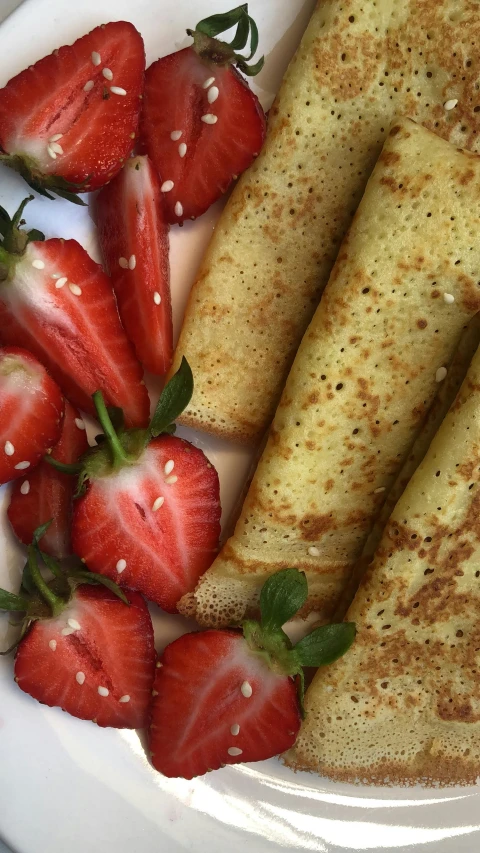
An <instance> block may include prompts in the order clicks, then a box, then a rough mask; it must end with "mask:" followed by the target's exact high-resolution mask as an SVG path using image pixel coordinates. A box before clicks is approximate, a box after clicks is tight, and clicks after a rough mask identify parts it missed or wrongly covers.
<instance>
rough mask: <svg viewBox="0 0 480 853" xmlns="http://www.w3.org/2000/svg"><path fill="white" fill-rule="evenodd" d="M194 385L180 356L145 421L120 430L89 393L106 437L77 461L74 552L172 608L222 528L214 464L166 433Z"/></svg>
mask: <svg viewBox="0 0 480 853" xmlns="http://www.w3.org/2000/svg"><path fill="white" fill-rule="evenodd" d="M192 389H193V380H192V375H191V371H190V368H189V367H188V364H187V362H186V361H185V360H184V361H183V362H182V365H181V367H180V369H179V371H178V372H177V373H176V374H175V376H174V377H172V379H171V380H170V382H169V383H168V384H167V385H166V387H165V389H164V391H163V393H162V395H161V397H160V400H159V403H158V406H157V409H156V412H155V414H154V416H153V419H152V422H151V424H150V426H149V428H148V429H147V430H126V431H125V430H123V429H120V430H119V431H118V434H117V433H116V432H115V431H114V428H113V426H112V423H111V421H110V418H109V416H108V413H107V411H106V409H105V405H104V403H103V400H102V397H101V394H95V395H94V399H95V402H96V406H97V414H98V418H99V420H100V423H101V424H102V427H103V430H104V433H105V438H104V441H103V442H102V445H101V446H100V447H97V448H94V449H93V450H92V452H91V454H90V455H89V456H87V457H85V459H84V460H83V463H82V465H81V466H79V469H80V471H79V472H80V477H81V479H80V484H79V485H80V486H81V485H82V483H88V485H87V486H86V490H85V493H84V494H83V496H82V497H80V498H79V499H78V500H77V501H76V502H75V505H74V512H73V524H72V543H73V548H74V551H75V553H76V554H78V555H79V557H81V558H82V559H83V560H85V562H86V563H87V565H89V566H90V568H91V569H93V570H94V571H96V572H99V573H101V574H102V575H105V576H106V577H109V578H114V579H115V580H116V581H117V583H119V584H121V585H122V586H123V585H125V586H127V587H129V588H130V589H137V590H139V591H140V592H143V594H144V595H146V596H147V598H150V599H151V600H152V601H155V602H156V603H157V604H159V605H160V606H161V607H163V608H164V609H165V610H168V611H170V612H175V610H176V604H177V601H178V600H179V599H180V598H181V596H182V595H184V594H185V593H186V592H190V591H192V590H193V589H194V588H195V586H196V583H197V581H198V578H199V577H200V575H201V574H202V573H203V572H204V571H205V570H206V569H207V568H208V567H209V566H210V564H211V563H212V561H213V559H214V557H215V554H216V553H217V550H218V539H219V535H220V514H221V508H220V499H219V482H218V475H217V472H216V471H215V469H214V468H213V466H212V465H211V463H210V462H209V461H208V459H207V458H206V456H205V455H204V454H203V453H202V451H201V450H199V449H198V448H196V447H193V445H191V444H189V442H188V441H184V440H183V439H180V438H175V437H173V436H171V435H169V434H168V433H169V432H171V431H172V430H173V429H174V427H172V426H171V423H172V421H173V420H174V418H175V417H177V416H178V414H179V413H180V412H181V411H182V410H183V408H184V407H185V405H186V404H187V402H188V400H189V399H190V396H191V393H192ZM160 433H163V434H162V435H160Z"/></svg>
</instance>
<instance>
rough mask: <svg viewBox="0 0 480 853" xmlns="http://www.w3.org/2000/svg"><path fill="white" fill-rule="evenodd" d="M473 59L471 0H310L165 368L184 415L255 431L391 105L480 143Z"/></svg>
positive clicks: (477, 52) (233, 432)
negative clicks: (259, 142) (189, 378)
mask: <svg viewBox="0 0 480 853" xmlns="http://www.w3.org/2000/svg"><path fill="white" fill-rule="evenodd" d="M479 66H480V15H479V8H478V2H477V0H377V2H376V3H373V2H368V3H367V2H364V0H324V2H320V3H319V4H318V7H317V9H316V11H315V13H314V15H313V17H312V20H311V22H310V25H309V27H308V29H307V31H306V33H305V36H304V39H303V41H302V43H301V45H300V47H299V49H298V51H297V54H296V56H295V58H294V60H293V61H292V63H291V64H290V67H289V69H288V71H287V74H286V77H285V79H284V82H283V84H282V87H281V90H280V93H279V95H278V97H277V100H276V102H275V104H274V106H273V107H272V110H271V111H270V117H269V130H268V136H267V140H266V143H265V146H264V149H263V151H262V152H261V154H260V156H259V157H258V158H257V160H256V161H255V163H254V164H253V166H252V167H251V168H250V169H249V170H248V171H247V172H246V173H245V175H244V176H243V177H242V178H241V180H240V182H239V184H238V186H237V188H236V189H235V191H234V192H233V194H232V196H231V198H230V200H229V202H228V204H227V206H226V209H225V211H224V213H223V214H222V216H221V218H220V221H219V223H218V225H217V228H216V230H215V233H214V236H213V239H212V242H211V245H210V247H209V250H208V251H207V254H206V256H205V259H204V262H203V264H202V266H201V269H200V271H199V275H198V281H197V282H196V284H195V285H194V287H193V290H192V294H191V298H190V302H189V306H188V309H187V313H186V317H185V323H184V327H183V330H182V333H181V337H180V341H179V345H178V349H177V354H176V360H175V364H174V367H173V369H176V368H177V367H178V364H179V361H180V358H181V356H182V355H186V356H187V358H188V360H189V362H190V364H191V366H192V369H193V373H194V376H195V391H194V395H193V398H192V401H191V403H190V405H189V407H188V408H187V410H186V412H185V414H184V415H183V416H182V418H181V420H182V422H183V423H185V424H188V425H190V426H194V427H198V428H199V429H204V430H207V431H210V432H213V433H216V434H219V435H222V436H224V437H227V438H232V439H234V440H236V441H242V442H254V441H256V440H257V439H258V437H259V436H260V435H261V434H262V432H263V431H264V430H265V428H266V427H267V425H268V424H269V422H270V420H271V418H272V416H273V413H274V410H275V407H276V405H277V402H278V399H279V397H280V393H281V390H282V387H283V384H284V382H285V379H286V376H287V373H288V370H289V368H290V365H291V363H292V361H293V358H294V355H295V352H296V349H297V347H298V345H299V343H300V340H301V337H302V335H303V333H304V331H305V329H306V327H307V325H308V323H309V321H310V319H311V317H312V315H313V312H314V310H315V307H316V305H317V303H318V300H319V297H320V294H321V292H322V290H323V288H324V287H325V285H326V283H327V280H328V276H329V273H330V270H331V268H332V265H333V263H334V260H335V257H336V255H337V252H338V248H339V245H340V242H341V240H342V238H343V236H344V234H345V232H346V230H347V228H348V226H349V224H350V222H351V219H352V216H353V214H354V212H355V210H356V207H357V205H358V202H359V201H360V198H361V196H362V193H363V190H364V188H365V184H366V182H367V179H368V176H369V174H370V172H371V170H372V168H373V166H374V164H375V161H376V159H377V157H378V155H379V153H380V150H381V147H382V144H383V141H384V139H385V136H386V134H387V132H388V129H389V126H390V124H391V121H392V119H393V117H394V116H395V115H408V116H410V117H412V118H415V119H416V120H417V121H419V122H423V123H424V124H425V125H426V126H427V127H428V128H430V129H431V130H434V131H435V132H436V133H438V134H440V135H441V136H442V137H444V138H445V139H449V140H451V141H452V142H453V143H454V144H455V145H458V146H462V147H465V148H469V149H471V150H478V149H479V142H478V130H479V128H480V112H479V109H480V91H479V88H478V86H479V83H478V80H479V78H478V68H479ZM449 102H451V103H449ZM452 103H455V106H454V107H453V108H452V109H445V107H444V104H446V105H447V106H451V105H452ZM462 180H463V181H465V182H467V183H468V180H469V176H468V169H467V168H466V169H465V170H464V174H463V177H462ZM399 201H400V198H399ZM384 230H385V233H387V234H388V223H387V222H385V223H384Z"/></svg>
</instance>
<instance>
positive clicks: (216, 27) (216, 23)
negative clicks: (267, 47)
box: [195, 3, 248, 44]
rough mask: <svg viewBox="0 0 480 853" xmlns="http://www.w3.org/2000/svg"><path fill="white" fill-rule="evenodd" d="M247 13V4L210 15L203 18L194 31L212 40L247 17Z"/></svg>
mask: <svg viewBox="0 0 480 853" xmlns="http://www.w3.org/2000/svg"><path fill="white" fill-rule="evenodd" d="M247 12H248V3H243V4H242V5H241V6H237V7H236V8H235V9H231V10H230V11H229V12H222V13H220V14H218V15H210V17H208V18H204V19H203V20H202V21H199V22H198V24H197V26H196V27H195V29H197V30H199V31H200V32H201V33H205V35H206V36H210V38H214V37H215V36H218V35H219V34H220V33H223V32H225V30H229V29H230V27H234V26H235V24H238V22H239V21H240V20H241V19H242V18H245V17H247ZM244 44H245V42H244Z"/></svg>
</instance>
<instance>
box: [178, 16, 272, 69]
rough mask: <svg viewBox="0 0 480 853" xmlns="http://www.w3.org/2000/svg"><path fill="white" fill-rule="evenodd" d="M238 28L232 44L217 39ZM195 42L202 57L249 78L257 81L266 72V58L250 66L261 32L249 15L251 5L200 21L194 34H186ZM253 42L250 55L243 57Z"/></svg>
mask: <svg viewBox="0 0 480 853" xmlns="http://www.w3.org/2000/svg"><path fill="white" fill-rule="evenodd" d="M235 25H236V27H237V29H236V31H235V35H234V37H233V39H232V41H231V42H224V41H219V40H218V39H217V38H216V36H218V35H220V33H223V32H225V31H226V30H229V29H230V28H231V27H234V26H235ZM187 34H188V35H189V36H192V38H193V47H194V49H195V51H196V52H197V53H198V55H199V56H201V57H203V58H204V59H206V60H208V61H209V62H214V63H215V64H216V65H228V64H231V65H236V66H237V67H238V68H239V69H240V71H242V72H243V73H244V74H246V75H247V76H248V77H254V76H255V75H256V74H258V72H259V71H261V69H262V68H263V64H264V61H265V57H263V56H262V57H261V58H260V59H259V60H258V62H256V63H255V64H254V65H248V64H247V63H248V62H249V61H250V60H251V59H252V57H253V56H254V54H255V53H256V51H257V47H258V28H257V25H256V23H255V21H254V20H253V18H251V17H250V15H249V14H248V3H243V4H242V5H241V6H237V7H236V8H235V9H231V10H230V12H224V13H222V14H219V15H211V16H210V17H209V18H204V19H203V20H202V21H199V23H198V24H197V26H196V27H195V29H194V30H187ZM249 39H250V52H249V54H248V56H242V54H240V53H237V52H236V51H237V50H242V49H243V48H244V47H245V46H246V44H247V42H248V40H249Z"/></svg>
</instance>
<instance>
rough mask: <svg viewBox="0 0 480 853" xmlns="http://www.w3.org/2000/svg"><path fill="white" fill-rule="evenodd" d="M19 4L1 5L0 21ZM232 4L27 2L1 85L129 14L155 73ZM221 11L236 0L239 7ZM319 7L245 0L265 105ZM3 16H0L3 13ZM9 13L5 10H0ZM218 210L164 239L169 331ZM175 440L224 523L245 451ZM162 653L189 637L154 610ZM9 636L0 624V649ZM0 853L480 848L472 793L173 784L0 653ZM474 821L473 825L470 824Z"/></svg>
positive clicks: (3, 55)
mask: <svg viewBox="0 0 480 853" xmlns="http://www.w3.org/2000/svg"><path fill="white" fill-rule="evenodd" d="M12 5H15V3H14V2H13V3H12V0H0V17H3V16H4V15H5V14H6V12H8V11H9V10H10V8H11V7H12ZM228 5H229V3H228V2H227V0H135V2H134V3H133V2H132V0H82V2H81V3H78V4H75V5H74V11H72V4H71V3H69V2H66V0H24V2H23V3H22V4H21V5H20V6H19V7H18V8H17V9H16V10H15V11H14V12H13V13H12V14H11V15H10V16H9V17H8V18H7V19H6V20H5V21H4V22H3V24H2V25H1V26H0V40H1V45H2V49H1V51H0V85H4V84H5V83H6V81H7V80H8V79H9V78H10V77H12V76H13V75H14V74H16V73H18V72H19V71H21V70H22V69H23V68H25V67H27V66H28V65H29V64H31V63H32V62H34V61H36V60H37V59H39V58H41V57H42V56H44V55H45V54H47V53H49V52H50V51H51V50H53V49H54V48H55V47H58V46H60V45H61V44H65V43H68V42H72V41H74V40H75V39H76V38H77V37H79V36H80V35H83V34H84V33H86V32H88V31H89V30H91V29H92V28H93V27H95V26H96V25H98V24H100V23H103V22H106V21H109V20H119V19H125V20H130V21H132V23H134V24H135V26H136V27H137V28H138V29H139V30H140V32H141V33H142V35H143V37H144V39H145V44H146V51H147V63H148V64H149V63H150V62H152V61H153V60H154V59H156V58H157V57H158V56H160V55H164V54H167V53H170V52H172V51H173V50H175V49H177V48H180V47H183V46H184V45H186V44H187V43H188V39H187V37H186V34H185V29H186V27H187V26H193V25H194V24H195V23H196V22H197V21H198V20H200V19H201V18H203V17H205V16H207V15H209V14H212V13H213V12H218V11H225V10H226V8H227V6H228ZM230 5H232V6H233V5H234V3H233V2H231V3H230ZM313 6H314V0H250V4H249V11H250V13H251V14H252V15H253V17H254V18H255V19H256V21H257V23H258V26H259V30H260V47H261V50H262V51H263V52H264V53H265V56H266V63H265V68H264V69H263V70H262V72H261V73H260V74H259V75H258V77H257V78H255V81H254V84H253V85H254V88H255V90H256V91H257V94H258V95H259V97H260V98H261V100H262V103H263V105H264V107H266V108H267V107H269V106H270V104H271V102H272V99H273V95H274V93H275V92H276V91H277V89H278V87H279V84H280V81H281V79H282V75H283V72H284V70H285V68H286V66H287V63H288V61H289V59H290V57H291V56H292V54H293V52H294V50H295V48H296V46H297V44H298V42H299V40H300V38H301V34H302V32H303V29H304V28H305V25H306V23H307V21H308V17H309V14H310V12H311V11H312V8H313ZM5 10H6V11H5ZM2 13H3V14H2ZM25 194H26V186H25V185H24V184H23V183H22V181H21V179H20V178H19V177H18V176H17V175H15V174H13V173H12V172H10V171H8V170H7V169H5V168H3V167H0V204H1V205H3V206H4V207H6V208H7V209H8V210H9V211H13V210H14V209H16V207H17V205H18V203H19V202H20V200H21V199H22V198H23V197H24V196H25ZM219 210H220V206H219V205H216V206H215V207H214V208H212V209H211V210H210V211H208V213H207V214H205V215H204V216H203V217H201V219H199V220H198V221H197V222H195V223H188V224H186V225H185V226H184V227H183V228H178V227H173V228H172V231H171V245H172V254H171V264H172V289H173V302H174V320H175V328H176V332H177V334H178V330H179V326H180V323H181V318H182V314H183V310H184V307H185V302H186V298H187V296H188V291H189V288H190V286H191V283H192V280H193V278H194V275H195V270H196V268H197V266H198V263H199V260H200V257H201V254H202V252H203V250H204V248H205V246H206V244H207V242H208V239H209V237H210V234H211V232H212V229H213V227H214V225H215V221H216V218H217V217H218V213H219ZM28 222H29V225H30V226H31V227H40V228H41V229H42V231H44V232H45V233H46V236H47V237H50V236H62V237H74V238H76V239H77V240H79V241H80V242H81V243H82V244H83V245H84V246H85V248H86V249H87V250H88V251H89V252H90V253H91V254H92V255H93V256H94V257H95V258H96V259H98V257H99V256H98V246H97V242H96V236H95V228H94V225H93V222H92V219H91V217H90V215H89V211H88V208H77V207H75V206H74V205H71V204H69V203H68V202H64V201H62V200H56V201H55V202H50V201H48V200H45V199H40V198H37V199H36V200H35V201H34V202H32V203H31V204H30V205H29V208H28ZM180 434H182V435H184V436H185V437H188V438H189V439H190V440H192V441H194V442H195V443H196V444H198V445H199V446H201V447H202V448H203V449H204V450H205V452H206V453H207V455H208V456H209V457H210V459H211V460H212V461H213V463H214V464H215V465H216V467H217V468H218V471H219V474H220V480H221V487H222V503H223V507H224V519H223V520H224V529H225V527H227V526H228V519H229V518H231V516H232V514H233V513H234V508H235V504H236V503H237V502H238V500H239V498H240V495H241V492H242V489H243V486H244V483H245V481H246V479H247V477H248V473H249V470H250V468H251V465H252V461H253V459H252V454H251V453H250V452H248V451H246V450H245V449H242V448H238V447H234V446H233V445H228V444H226V443H223V442H221V441H218V440H215V439H212V438H210V437H208V436H206V435H201V434H200V433H193V432H192V431H189V430H186V429H181V430H180ZM7 502H8V491H7V489H3V490H1V491H0V519H1V523H0V553H1V555H2V559H1V561H0V586H3V587H6V588H7V589H11V590H17V589H18V585H19V577H20V570H21V567H22V565H23V561H24V554H23V553H22V550H21V549H20V548H19V547H18V545H17V544H16V543H15V541H14V539H13V537H12V535H11V532H10V530H9V529H8V526H7V524H6V523H5V508H6V505H7ZM152 615H153V619H154V624H155V630H156V637H157V646H158V648H159V649H161V648H162V647H163V646H164V645H165V643H166V642H169V641H170V640H172V639H174V638H175V637H176V636H179V635H180V634H181V633H183V632H184V631H185V630H187V629H189V628H191V627H193V626H192V625H189V624H188V623H187V622H186V621H185V620H182V619H180V618H179V617H172V616H166V615H164V614H162V613H160V611H159V610H158V609H156V608H152ZM13 638H14V629H13V628H12V627H11V626H10V625H9V623H8V619H7V617H6V616H0V647H2V648H3V647H5V646H6V645H8V643H9V642H11V641H12V640H13ZM0 768H1V770H0V803H1V805H0V850H2V849H3V848H2V841H3V842H4V844H5V845H7V848H10V849H11V850H13V851H16V853H65V851H66V850H68V853H84V851H85V850H87V851H88V852H89V853H105V851H106V850H107V851H115V853H130V851H132V850H134V851H135V853H154V851H155V853H156V851H158V850H165V851H167V853H177V851H194V853H225V851H226V850H228V851H229V853H240V851H242V853H243V851H244V849H245V845H250V847H251V849H252V850H254V851H255V853H270V851H272V853H274V851H276V853H279V851H281V850H284V851H285V850H288V851H292V853H294V851H304V850H305V851H306V850H314V851H328V853H334V851H345V853H353V851H360V850H368V851H378V853H379V851H390V850H391V851H398V853H413V851H417V850H418V851H420V850H421V851H426V853H431V852H432V853H433V851H435V853H462V851H468V853H471V851H473V850H476V849H478V848H479V845H480V823H477V822H476V820H477V817H478V815H479V814H480V789H478V788H463V789H455V788H450V789H443V790H432V789H430V790H423V789H420V788H409V789H400V788H388V789H385V788H384V789H380V788H377V789H376V788H366V787H362V786H352V785H344V784H338V783H333V782H329V781H327V780H324V779H321V778H318V777H316V776H313V775H308V774H304V773H297V774H294V773H293V772H292V771H291V770H289V769H288V768H285V767H284V766H283V765H282V764H281V763H280V762H279V761H276V760H271V761H267V762H262V763H259V764H249V765H238V766H236V767H226V768H224V769H223V770H220V771H218V772H216V773H211V774H208V775H207V776H204V777H202V778H199V779H194V780H193V781H185V780H181V779H178V780H175V779H166V778H164V777H162V776H161V775H160V774H159V773H156V772H155V771H154V770H153V769H152V767H151V766H150V765H149V763H148V760H147V758H146V756H145V752H144V746H143V743H142V741H141V739H140V738H139V736H138V734H137V733H136V732H130V731H116V730H112V729H107V730H103V729H99V728H97V727H96V726H94V725H93V724H91V723H87V722H83V721H80V720H77V719H74V718H72V717H69V716H68V715H67V714H64V713H62V712H61V711H60V710H58V709H50V708H46V707H44V706H41V705H39V704H37V703H36V702H35V701H34V700H33V699H31V698H30V697H28V696H26V695H25V694H23V693H22V692H21V691H20V690H19V689H18V688H17V687H16V685H15V684H14V682H13V678H12V658H11V657H8V658H1V659H0ZM479 820H480V819H479Z"/></svg>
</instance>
